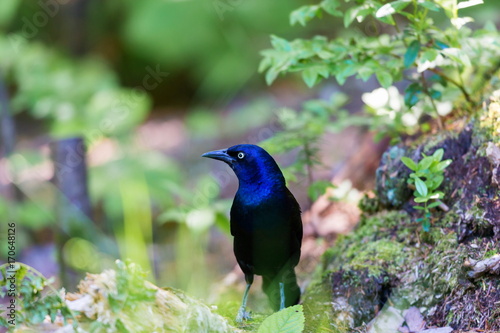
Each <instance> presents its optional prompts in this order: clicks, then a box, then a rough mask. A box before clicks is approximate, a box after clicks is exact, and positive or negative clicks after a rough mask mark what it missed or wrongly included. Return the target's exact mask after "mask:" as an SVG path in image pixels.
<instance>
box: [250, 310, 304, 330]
mask: <svg viewBox="0 0 500 333" xmlns="http://www.w3.org/2000/svg"><path fill="white" fill-rule="evenodd" d="M304 320H305V319H304V312H303V309H302V305H294V306H291V307H288V308H286V309H283V310H281V311H279V312H276V313H274V314H272V315H270V316H269V317H267V318H266V319H265V320H264V321H263V322H262V324H261V325H260V327H259V330H258V331H257V333H301V332H302V331H303V330H304Z"/></svg>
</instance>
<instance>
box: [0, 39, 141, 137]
mask: <svg viewBox="0 0 500 333" xmlns="http://www.w3.org/2000/svg"><path fill="white" fill-rule="evenodd" d="M0 59H1V60H0V70H1V71H2V72H3V73H4V75H5V77H6V78H8V79H9V81H10V82H11V83H13V84H14V85H15V86H16V87H17V89H16V93H15V94H14V96H13V98H12V102H11V107H12V109H13V110H14V112H21V111H27V112H29V113H30V114H31V115H32V116H33V117H34V118H36V119H42V120H49V121H50V122H51V125H52V126H51V132H52V133H51V134H53V135H55V136H58V137H67V136H74V135H83V136H85V137H86V138H87V140H88V141H89V142H93V141H95V140H97V139H100V138H102V137H106V136H108V137H109V136H112V137H113V136H119V135H124V134H126V133H129V132H130V130H131V129H132V128H134V127H135V126H137V125H138V124H139V123H140V122H141V121H142V120H143V119H144V117H145V115H146V112H147V110H148V109H149V107H150V100H149V98H148V97H147V96H146V94H144V93H143V92H141V91H137V90H135V91H134V90H132V89H126V88H123V87H121V86H120V85H119V82H118V78H117V77H116V75H115V74H114V73H113V72H112V71H111V70H110V69H109V68H108V67H107V66H106V65H105V64H104V62H102V61H101V60H99V59H94V58H90V57H88V58H84V59H82V60H70V59H69V58H68V57H67V56H65V55H63V54H61V53H59V52H56V51H54V50H53V49H51V48H48V47H46V46H44V45H42V44H39V43H36V42H31V41H28V40H26V39H25V38H23V37H22V36H20V35H15V34H11V35H8V36H3V35H1V34H0Z"/></svg>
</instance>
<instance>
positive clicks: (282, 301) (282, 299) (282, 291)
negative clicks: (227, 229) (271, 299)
mask: <svg viewBox="0 0 500 333" xmlns="http://www.w3.org/2000/svg"><path fill="white" fill-rule="evenodd" d="M284 308H285V284H284V283H283V282H280V311H281V310H283V309H284Z"/></svg>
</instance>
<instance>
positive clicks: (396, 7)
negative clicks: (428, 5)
mask: <svg viewBox="0 0 500 333" xmlns="http://www.w3.org/2000/svg"><path fill="white" fill-rule="evenodd" d="M409 4H410V0H398V1H394V2H390V3H386V4H385V5H383V6H382V7H380V8H379V9H378V10H377V13H376V14H375V17H377V18H381V17H385V16H388V15H392V14H394V13H396V12H399V11H401V10H403V9H404V8H405V7H406V6H408V5H409Z"/></svg>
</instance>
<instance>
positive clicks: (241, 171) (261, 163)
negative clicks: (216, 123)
mask: <svg viewBox="0 0 500 333" xmlns="http://www.w3.org/2000/svg"><path fill="white" fill-rule="evenodd" d="M201 156H202V157H208V158H213V159H215V160H219V161H223V162H225V163H226V164H228V165H229V166H230V167H231V169H233V170H234V173H235V174H236V176H237V177H238V180H239V181H240V186H241V185H258V184H269V185H271V184H276V185H284V184H285V178H284V177H283V173H282V172H281V170H280V168H279V167H278V164H276V162H275V161H274V159H273V158H272V156H271V155H269V153H268V152H267V151H265V150H264V149H262V148H261V147H259V146H256V145H248V144H244V145H236V146H232V147H229V148H227V149H221V150H214V151H209V152H208V153H205V154H203V155H201Z"/></svg>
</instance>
